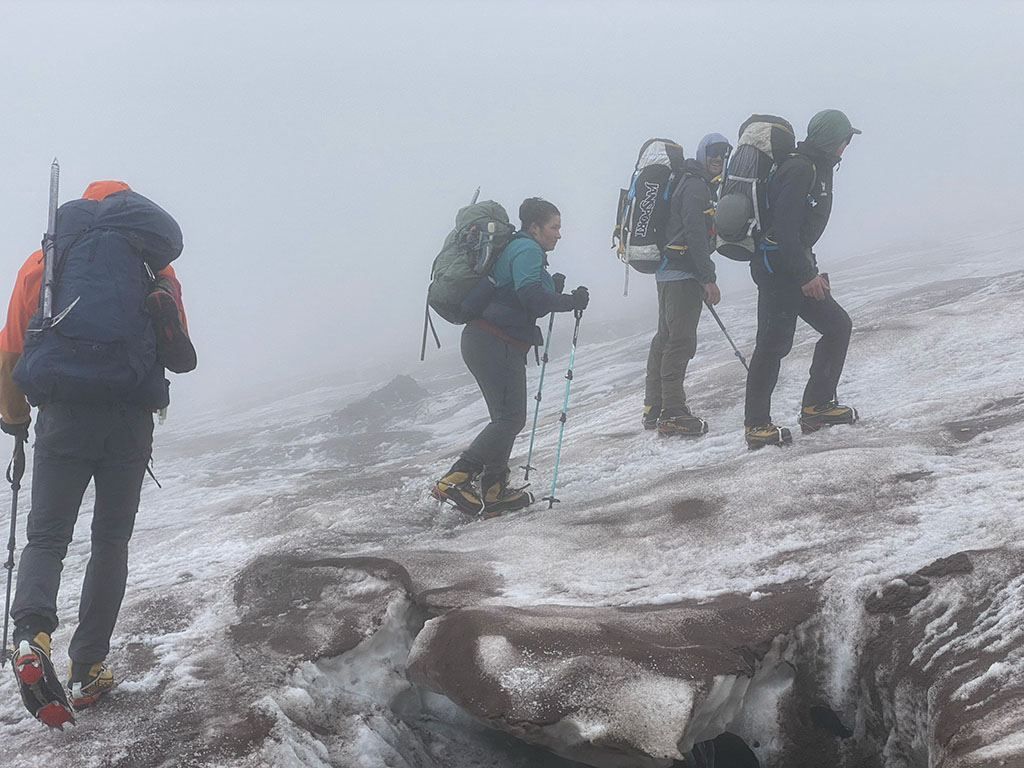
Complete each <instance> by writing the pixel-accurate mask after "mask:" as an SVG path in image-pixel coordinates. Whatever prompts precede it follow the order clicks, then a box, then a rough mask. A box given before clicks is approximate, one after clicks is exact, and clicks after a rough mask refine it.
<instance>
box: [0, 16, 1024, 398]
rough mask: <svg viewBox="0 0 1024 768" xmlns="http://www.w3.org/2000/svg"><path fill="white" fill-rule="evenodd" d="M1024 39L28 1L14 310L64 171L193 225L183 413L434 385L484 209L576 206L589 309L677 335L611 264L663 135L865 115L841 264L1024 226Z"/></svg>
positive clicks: (956, 28)
mask: <svg viewBox="0 0 1024 768" xmlns="http://www.w3.org/2000/svg"><path fill="white" fill-rule="evenodd" d="M1022 40H1024V6H1022V5H1021V4H1019V3H994V2H990V3H984V2H975V3H972V4H970V5H969V6H968V5H967V4H963V5H961V4H958V3H937V2H927V3H909V2H908V3H901V4H899V5H897V4H895V3H881V2H880V3H874V2H862V3H830V2H814V3H789V4H784V3H772V4H767V3H750V4H747V3H734V2H718V3H683V2H630V3H622V2H555V1H554V0H547V1H546V2H545V1H543V0H541V1H539V2H524V1H523V0H517V1H516V2H505V3H481V2H477V3H469V2H466V3H459V2H432V3H429V4H427V3H423V4H420V3H394V2H387V3H386V2H375V3H342V2H338V3H312V2H289V3H284V2H275V3H259V2H230V3H229V2H220V3H214V2H176V3H170V2H136V3H132V4H128V3H124V2H117V3H100V2H75V3H70V2H69V3H44V2H31V3H27V2H26V3H14V2H5V3H4V4H3V5H2V6H0V56H2V61H3V70H4V77H3V78H2V79H0V105H2V110H3V117H4V119H3V120H2V122H0V147H2V149H0V179H2V182H3V183H2V186H0V194H2V201H3V202H2V205H0V292H3V293H4V295H5V297H6V295H8V293H7V292H8V291H9V289H10V286H12V285H13V279H14V276H15V273H16V271H17V269H18V267H19V265H20V264H21V263H22V261H23V260H24V259H25V257H26V256H27V255H28V253H29V252H30V251H32V250H34V249H35V248H37V247H38V244H39V240H40V236H41V234H42V231H43V228H44V225H45V219H46V195H47V173H48V168H49V163H50V161H51V160H52V158H53V157H54V156H56V157H58V158H59V159H60V162H61V167H62V177H61V182H62V186H61V201H62V202H63V201H66V200H69V199H72V198H74V197H77V196H79V195H80V194H81V193H82V191H83V190H84V188H85V186H86V184H87V183H88V182H89V181H91V180H93V179H100V178H114V179H122V180H124V181H126V182H128V183H129V184H130V185H132V187H133V188H134V189H135V190H137V191H138V192H141V193H142V194H144V195H146V196H148V197H150V198H152V199H153V200H155V201H156V202H158V203H159V204H160V205H162V206H163V207H164V208H166V209H167V210H168V211H169V212H170V213H171V214H172V215H174V216H175V218H176V219H177V220H178V222H179V223H180V224H181V227H182V230H183V232H184V237H185V251H184V252H183V254H182V256H181V258H180V259H179V261H178V262H176V264H175V268H176V270H177V271H178V274H179V277H180V278H181V281H182V284H183V287H184V297H185V303H186V307H187V311H188V318H189V324H190V328H191V331H192V335H193V337H194V340H195V344H196V347H197V350H198V353H199V368H198V369H197V371H196V372H195V373H193V374H190V375H189V376H187V377H175V380H174V382H173V388H172V397H173V398H174V401H175V402H174V405H173V406H172V413H173V412H174V411H175V410H176V411H177V412H178V413H180V414H191V413H200V412H202V411H203V410H204V409H208V408H214V407H221V408H222V407H224V405H223V404H224V403H231V402H237V401H238V398H240V397H247V396H250V395H253V394H255V393H260V392H266V391H272V389H288V388H299V387H306V386H309V385H310V382H311V381H313V380H314V379H312V378H311V377H314V376H315V377H319V378H320V379H321V380H323V381H338V380H343V379H345V378H346V377H351V376H354V375H356V374H357V373H358V372H359V371H363V370H366V369H367V368H368V366H369V365H370V364H371V363H375V362H386V363H387V364H388V365H387V367H386V368H382V369H381V370H390V369H391V368H393V369H394V372H399V371H405V372H413V373H415V371H416V366H417V365H418V363H417V362H416V361H417V357H418V353H419V338H420V332H421V328H422V321H423V306H424V295H425V290H426V285H427V282H428V277H429V270H430V264H431V261H432V260H433V257H434V256H435V255H436V253H437V251H438V249H439V247H440V244H441V241H442V240H443V238H444V236H445V235H446V233H447V232H448V230H449V229H450V228H451V226H452V223H453V221H454V216H455V212H456V210H457V209H458V208H459V206H461V205H463V204H465V203H466V202H467V201H468V200H469V197H470V196H471V194H472V193H473V190H474V189H476V187H477V186H480V187H481V188H482V192H481V197H482V198H483V199H487V198H493V199H496V200H498V201H500V202H502V203H503V204H504V205H505V206H506V208H507V209H508V210H509V212H510V213H511V214H512V215H513V217H514V214H515V211H516V210H517V208H518V205H519V203H520V201H521V200H522V199H523V198H524V197H526V196H530V195H541V196H543V197H545V198H547V199H549V200H551V201H553V202H554V203H555V204H556V205H558V206H559V208H560V209H561V212H562V220H563V228H562V233H563V240H562V241H561V242H560V243H559V245H558V247H557V248H556V250H555V251H554V252H553V253H552V254H551V261H552V265H553V268H554V269H557V270H558V271H562V272H565V273H566V274H568V276H569V278H568V284H569V286H570V287H571V286H574V285H577V284H580V283H583V284H586V285H588V286H589V287H590V288H591V294H592V303H591V309H590V310H588V316H589V317H592V318H605V319H607V318H611V317H616V316H620V315H627V314H630V313H632V314H634V315H635V314H638V313H644V312H649V313H650V315H651V322H652V330H653V325H654V322H655V321H654V317H655V309H654V298H653V296H654V289H653V280H651V279H650V278H645V277H644V276H640V275H637V274H634V275H633V276H632V277H631V280H630V283H631V290H630V296H629V297H628V298H624V297H623V296H622V276H623V272H622V267H621V265H620V264H619V262H618V261H617V260H616V259H615V256H614V253H613V252H612V251H611V250H610V248H609V245H610V233H611V228H612V225H613V223H614V222H613V209H614V205H615V202H616V200H617V196H618V190H619V188H620V187H621V186H624V185H625V184H626V183H627V181H628V178H629V175H630V173H631V171H632V166H633V163H634V161H635V157H636V152H637V150H638V149H639V146H640V144H641V143H642V142H643V141H644V140H645V139H646V138H648V137H650V136H666V137H670V138H674V139H676V140H677V141H679V142H680V143H682V144H683V146H684V148H685V149H686V152H687V155H688V156H692V154H693V152H694V150H695V149H696V145H697V142H698V141H699V140H700V138H701V136H702V135H704V134H705V133H708V132H711V131H717V132H721V133H723V134H725V135H727V136H729V137H730V138H733V139H735V136H736V131H737V128H738V127H739V125H740V123H741V122H742V121H743V120H744V119H745V118H746V117H747V116H748V115H749V114H751V113H752V112H770V113H774V114H780V115H782V116H784V117H786V118H787V119H789V120H790V121H791V122H793V124H794V126H795V127H796V128H797V132H798V138H803V136H804V133H805V128H806V125H807V121H808V119H809V118H810V117H811V116H812V115H813V114H814V113H815V112H817V111H818V110H820V109H823V108H828V107H833V108H838V109H842V110H843V111H845V112H846V113H847V115H849V117H850V119H851V121H852V122H853V124H854V125H855V126H857V127H858V128H860V129H861V130H863V132H864V133H863V135H861V136H857V137H856V138H855V139H854V141H853V143H852V144H851V146H850V147H849V149H848V150H847V152H846V154H845V155H844V159H843V162H842V166H841V168H840V170H839V172H838V174H837V176H836V182H835V208H834V211H833V216H832V221H831V223H830V225H829V228H828V230H827V231H826V233H825V236H824V237H823V238H822V240H821V241H820V243H819V246H818V248H817V249H816V250H817V253H818V255H819V259H820V260H821V262H822V264H823V268H824V269H828V262H829V259H830V258H832V257H847V256H851V255H855V254H857V253H858V252H866V251H872V250H877V249H878V248H880V247H882V246H885V245H887V244H891V243H895V242H903V241H906V242H910V241H920V240H925V239H936V240H940V239H942V238H943V237H946V236H952V235H964V234H969V233H971V232H972V231H979V232H980V231H985V230H986V229H987V228H989V227H991V226H994V225H999V226H1005V225H1006V224H1012V223H1013V221H1014V220H1018V221H1019V220H1020V219H1021V218H1022V216H1021V213H1020V203H1021V193H1020V189H1021V182H1020V180H1021V178H1024V153H1021V152H1020V149H1019V138H1018V134H1019V130H1020V127H1021V125H1022V124H1024V99H1022V97H1021V93H1024V54H1022V53H1021V41H1022ZM717 262H718V264H719V270H720V275H721V280H720V283H721V285H722V287H723V301H724V302H725V303H726V304H728V303H729V302H730V301H743V302H746V303H747V304H749V306H750V311H751V312H753V304H752V303H751V298H750V288H749V278H748V277H747V276H746V274H745V269H744V268H743V267H742V266H741V265H737V264H732V263H727V262H726V260H725V259H717ZM1016 266H1019V263H1018V264H1017V265H1016ZM1008 268H1009V265H1008ZM921 270H922V272H923V273H925V274H926V273H927V270H928V264H927V263H922V264H921ZM4 301H6V298H5V299H4ZM438 322H439V325H443V326H445V327H444V328H441V327H439V329H438V330H439V331H440V332H441V333H442V340H443V341H444V342H445V346H446V349H449V350H450V349H453V348H454V346H455V344H454V342H455V341H456V340H457V338H458V336H457V334H458V329H457V328H454V327H451V326H447V325H445V323H444V321H438ZM452 360H453V362H452V364H453V365H461V363H459V362H458V361H457V358H454V357H453V358H452ZM639 376H640V372H638V377H639ZM229 398H230V399H229Z"/></svg>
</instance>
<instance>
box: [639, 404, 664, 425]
mask: <svg viewBox="0 0 1024 768" xmlns="http://www.w3.org/2000/svg"><path fill="white" fill-rule="evenodd" d="M660 416H661V407H660V406H657V405H645V406H644V422H643V423H644V429H657V428H658V418H659V417H660Z"/></svg>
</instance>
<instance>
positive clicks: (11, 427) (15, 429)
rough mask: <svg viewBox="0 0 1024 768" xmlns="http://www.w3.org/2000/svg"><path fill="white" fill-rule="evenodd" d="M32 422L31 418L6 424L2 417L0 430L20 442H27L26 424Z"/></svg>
mask: <svg viewBox="0 0 1024 768" xmlns="http://www.w3.org/2000/svg"><path fill="white" fill-rule="evenodd" d="M31 423H32V419H29V420H28V421H23V422H21V423H20V424H8V423H7V422H6V421H4V420H3V419H0V431H3V432H4V433H5V434H8V435H10V436H11V437H13V438H15V439H17V440H21V441H22V442H25V443H27V442H28V425H29V424H31Z"/></svg>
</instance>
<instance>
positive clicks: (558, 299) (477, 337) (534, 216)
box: [431, 197, 590, 517]
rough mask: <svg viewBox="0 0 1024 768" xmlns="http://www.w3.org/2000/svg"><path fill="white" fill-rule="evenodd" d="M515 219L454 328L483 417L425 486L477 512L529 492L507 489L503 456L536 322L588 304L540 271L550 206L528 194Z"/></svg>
mask: <svg viewBox="0 0 1024 768" xmlns="http://www.w3.org/2000/svg"><path fill="white" fill-rule="evenodd" d="M519 219H520V222H521V226H520V230H519V231H518V232H516V234H515V235H513V236H512V239H511V240H510V241H509V243H508V245H506V246H505V248H504V249H503V250H502V252H501V254H500V255H499V256H498V258H497V260H496V262H495V264H494V268H493V270H492V271H491V280H490V282H491V283H492V284H493V289H492V291H491V296H490V300H489V301H488V302H487V304H486V306H485V307H484V309H483V310H482V312H481V313H480V315H479V316H477V317H475V318H474V319H472V320H470V321H469V322H468V323H467V324H466V327H465V329H463V332H462V359H463V360H465V362H466V366H467V367H468V368H469V371H470V373H472V374H473V377H474V378H475V379H476V382H477V384H478V385H479V387H480V391H481V393H482V394H483V396H484V401H485V402H486V403H487V411H488V414H489V415H490V421H489V422H488V424H487V425H486V426H485V427H484V428H483V429H482V430H481V431H480V434H478V435H477V436H476V438H474V440H473V442H472V443H470V445H469V447H468V448H466V450H465V451H463V452H462V455H461V456H460V457H459V459H458V461H456V462H455V464H453V465H452V467H451V469H449V470H448V472H447V473H446V474H445V475H444V476H443V477H442V478H441V479H440V480H438V481H437V483H436V484H435V485H434V488H433V490H432V491H431V495H432V496H433V497H434V498H436V499H438V500H439V501H450V502H452V503H453V504H454V505H455V506H457V507H458V508H459V509H461V510H462V511H464V512H467V513H470V514H482V515H483V516H485V517H493V516H496V515H500V514H502V513H504V512H508V511H511V510H515V509H522V508H523V507H527V506H529V505H530V504H532V503H533V494H531V493H529V492H528V491H526V490H524V489H521V488H510V487H509V485H508V480H509V477H510V475H511V471H510V469H509V466H508V460H509V456H510V455H511V453H512V445H513V443H514V442H515V439H516V436H517V435H518V434H519V433H520V432H521V431H522V429H523V427H524V426H526V411H527V408H526V401H527V393H526V354H527V352H529V350H530V347H534V346H540V345H541V344H543V342H544V340H543V335H542V334H541V330H540V328H538V327H537V319H538V318H541V317H544V316H545V315H548V314H549V313H551V312H571V311H573V310H581V311H582V310H583V309H586V307H587V304H588V303H589V301H590V295H589V293H588V292H587V289H586V287H584V286H580V287H578V288H576V290H574V291H573V292H572V293H571V294H569V295H565V294H562V292H561V291H562V288H563V286H564V282H565V276H564V275H560V274H556V275H551V274H550V273H549V272H548V269H547V267H548V260H547V254H548V252H549V251H551V250H553V249H554V247H555V244H556V243H557V242H558V241H559V239H561V227H562V217H561V214H560V213H559V211H558V208H556V207H555V206H554V205H553V204H552V203H550V202H548V201H547V200H543V199H541V198H539V197H530V198H527V199H526V200H524V201H523V204H522V205H521V206H520V207H519ZM477 480H479V482H480V485H479V489H478V487H477Z"/></svg>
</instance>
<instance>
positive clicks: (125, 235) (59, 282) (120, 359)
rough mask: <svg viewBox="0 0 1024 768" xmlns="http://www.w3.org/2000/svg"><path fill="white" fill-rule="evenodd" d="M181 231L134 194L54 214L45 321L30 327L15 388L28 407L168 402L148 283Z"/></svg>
mask: <svg viewBox="0 0 1024 768" xmlns="http://www.w3.org/2000/svg"><path fill="white" fill-rule="evenodd" d="M181 249H182V240H181V229H180V228H179V227H178V224H177V222H175V221H174V219H173V218H171V216H170V214H168V213H167V212H166V211H164V210H163V209H162V208H161V207H160V206H158V205H157V204H156V203H154V202H152V201H151V200H148V199H146V198H145V197H143V196H142V195H140V194H138V193H137V192H132V191H131V190H123V191H120V192H115V193H113V194H110V195H107V196H106V197H105V198H103V199H102V200H87V199H82V200H73V201H71V202H68V203H65V204H64V205H62V206H61V207H60V208H59V209H58V211H57V243H56V257H55V262H54V283H55V284H54V287H53V299H52V306H53V315H54V318H53V321H52V323H51V324H50V325H49V326H48V327H43V326H44V323H43V310H42V293H43V291H42V290H40V306H39V309H38V310H36V313H35V314H34V315H32V318H31V320H29V324H28V330H27V331H26V333H25V345H24V351H23V352H22V355H21V357H20V358H19V360H18V363H17V365H16V366H15V368H14V371H13V377H14V381H15V382H16V383H17V384H18V386H20V387H21V389H22V390H23V391H24V392H25V396H26V397H27V398H28V401H29V402H30V403H31V404H32V405H36V406H38V405H41V404H45V403H49V402H87V403H125V404H129V405H138V406H142V407H144V408H150V409H152V410H159V409H160V408H164V407H166V406H167V404H168V403H169V402H170V395H169V391H168V382H167V380H166V379H165V378H164V369H163V366H162V365H160V363H159V361H158V359H157V352H156V334H155V333H154V330H153V321H152V319H151V318H150V316H149V313H148V312H147V311H146V306H145V305H146V296H147V295H149V292H150V290H151V288H152V284H153V274H154V273H156V272H157V271H158V270H161V269H163V268H164V267H166V266H167V265H168V264H170V263H171V262H172V261H174V259H176V258H177V257H178V255H179V254H180V253H181Z"/></svg>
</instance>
